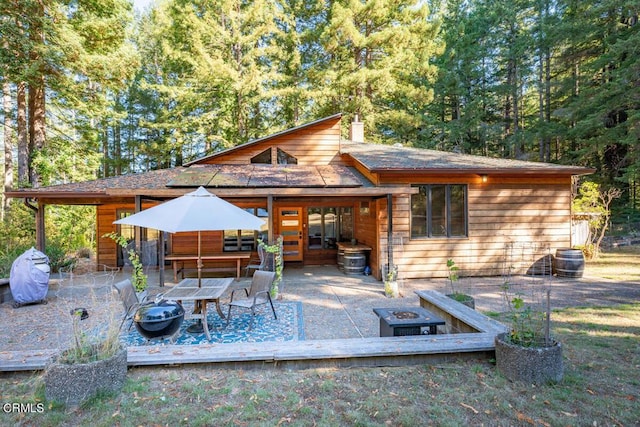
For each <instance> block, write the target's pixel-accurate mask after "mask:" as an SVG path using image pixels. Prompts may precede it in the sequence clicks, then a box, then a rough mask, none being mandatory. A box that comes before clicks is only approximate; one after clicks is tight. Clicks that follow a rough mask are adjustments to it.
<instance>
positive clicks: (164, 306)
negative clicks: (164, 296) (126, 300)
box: [133, 300, 184, 340]
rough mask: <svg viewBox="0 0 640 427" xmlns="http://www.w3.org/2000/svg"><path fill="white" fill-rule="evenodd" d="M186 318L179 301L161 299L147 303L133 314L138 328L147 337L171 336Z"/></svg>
mask: <svg viewBox="0 0 640 427" xmlns="http://www.w3.org/2000/svg"><path fill="white" fill-rule="evenodd" d="M183 320H184V308H182V305H180V304H179V303H177V302H173V301H166V300H163V301H160V302H153V303H149V304H145V305H143V306H141V307H140V308H138V310H137V311H136V314H135V315H134V316H133V321H134V323H135V324H136V329H137V330H138V332H139V333H140V335H142V336H143V337H145V338H146V339H149V340H150V339H154V338H169V337H171V336H173V334H175V333H176V332H177V331H178V329H180V326H181V325H182V321H183Z"/></svg>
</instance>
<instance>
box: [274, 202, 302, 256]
mask: <svg viewBox="0 0 640 427" xmlns="http://www.w3.org/2000/svg"><path fill="white" fill-rule="evenodd" d="M278 228H279V233H280V235H281V236H282V254H283V258H284V261H285V262H286V261H302V243H303V239H302V236H303V234H302V208H301V207H280V208H278Z"/></svg>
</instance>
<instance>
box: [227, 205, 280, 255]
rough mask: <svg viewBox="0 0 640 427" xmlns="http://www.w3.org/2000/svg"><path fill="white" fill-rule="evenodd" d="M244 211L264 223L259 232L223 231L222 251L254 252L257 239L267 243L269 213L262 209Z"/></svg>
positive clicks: (256, 246)
mask: <svg viewBox="0 0 640 427" xmlns="http://www.w3.org/2000/svg"><path fill="white" fill-rule="evenodd" d="M245 211H247V212H249V213H251V214H253V215H255V216H257V217H259V218H262V219H263V220H264V221H265V222H264V225H263V226H262V229H261V230H259V231H258V230H225V232H224V251H225V252H226V251H230V252H236V251H247V252H248V251H255V250H257V248H258V239H260V240H264V241H265V242H266V243H268V237H269V230H268V224H269V221H268V219H269V212H268V211H267V210H266V209H262V208H246V209H245Z"/></svg>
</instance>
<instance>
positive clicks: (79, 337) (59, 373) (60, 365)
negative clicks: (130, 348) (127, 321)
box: [43, 308, 127, 407]
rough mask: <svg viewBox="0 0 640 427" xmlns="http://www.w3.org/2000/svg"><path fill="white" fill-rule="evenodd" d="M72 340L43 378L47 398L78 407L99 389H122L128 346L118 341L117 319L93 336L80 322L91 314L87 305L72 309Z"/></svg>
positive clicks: (118, 325) (125, 374) (125, 373)
mask: <svg viewBox="0 0 640 427" xmlns="http://www.w3.org/2000/svg"><path fill="white" fill-rule="evenodd" d="M71 316H72V318H73V342H72V345H71V347H70V348H68V349H66V350H64V351H62V352H61V353H60V354H59V355H58V356H56V357H54V359H53V360H52V361H51V363H49V365H47V367H46V368H45V371H44V376H43V381H44V390H45V398H46V399H47V400H49V401H55V402H59V403H62V404H64V405H65V406H70V407H75V406H77V405H79V404H80V403H82V402H83V401H85V400H87V399H89V398H91V397H93V396H95V395H96V394H97V393H99V392H119V391H120V390H122V387H123V386H124V383H125V381H126V377H127V349H126V347H124V346H123V345H122V343H121V342H120V340H119V335H120V324H121V322H118V321H117V320H116V319H115V318H113V319H111V321H110V322H108V325H107V327H106V329H105V330H104V331H102V332H101V333H99V334H98V335H97V336H93V337H92V338H90V337H89V336H88V335H87V334H86V333H85V332H83V331H81V328H80V322H81V321H83V320H84V319H86V318H88V317H89V313H88V312H87V310H86V309H84V308H75V309H72V310H71Z"/></svg>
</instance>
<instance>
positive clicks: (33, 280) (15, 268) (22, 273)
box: [9, 248, 50, 304]
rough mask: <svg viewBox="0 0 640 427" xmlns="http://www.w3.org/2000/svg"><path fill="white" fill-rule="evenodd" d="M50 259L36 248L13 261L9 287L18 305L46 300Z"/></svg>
mask: <svg viewBox="0 0 640 427" xmlns="http://www.w3.org/2000/svg"><path fill="white" fill-rule="evenodd" d="M49 272H50V268H49V257H47V256H46V255H45V254H43V253H42V252H40V251H38V250H36V249H35V248H31V249H28V250H27V251H25V252H24V253H23V254H22V255H20V256H19V257H18V258H16V259H15V261H13V264H12V265H11V275H10V277H9V286H10V287H11V295H12V296H13V300H14V301H15V302H16V303H17V304H30V303H34V302H39V301H42V300H44V299H45V297H46V296H47V292H48V291H49Z"/></svg>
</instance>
